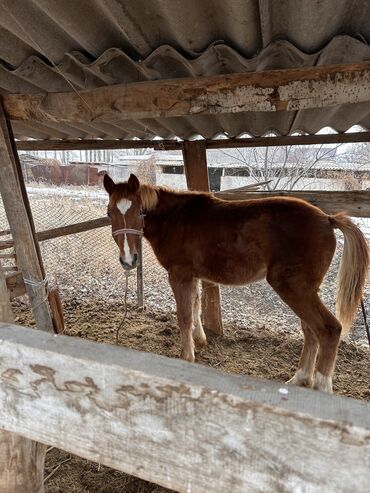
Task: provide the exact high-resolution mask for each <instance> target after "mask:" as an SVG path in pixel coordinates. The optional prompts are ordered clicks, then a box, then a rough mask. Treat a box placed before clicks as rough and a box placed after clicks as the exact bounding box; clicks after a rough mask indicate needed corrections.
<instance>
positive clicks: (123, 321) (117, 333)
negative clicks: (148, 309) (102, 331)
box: [116, 271, 130, 346]
mask: <svg viewBox="0 0 370 493" xmlns="http://www.w3.org/2000/svg"><path fill="white" fill-rule="evenodd" d="M125 276H126V283H125V297H124V301H123V307H124V309H123V318H122V320H121V323H120V324H119V326H118V328H117V330H116V344H117V346H118V344H119V333H120V330H121V329H122V327H123V325H124V323H125V320H126V317H127V294H128V278H129V277H130V273H129V272H128V271H126V272H125Z"/></svg>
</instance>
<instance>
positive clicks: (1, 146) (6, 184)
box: [0, 105, 53, 332]
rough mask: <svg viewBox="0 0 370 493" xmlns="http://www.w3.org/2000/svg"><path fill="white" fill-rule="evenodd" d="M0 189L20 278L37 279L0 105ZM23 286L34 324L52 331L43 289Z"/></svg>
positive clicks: (33, 249)
mask: <svg viewBox="0 0 370 493" xmlns="http://www.w3.org/2000/svg"><path fill="white" fill-rule="evenodd" d="M0 162H1V173H0V192H1V197H2V200H3V204H4V208H5V211H6V215H7V218H8V222H9V225H10V229H11V231H12V236H13V239H14V247H15V253H16V255H17V264H18V267H19V269H20V270H21V271H22V274H23V278H24V279H30V280H32V281H41V280H42V279H43V277H44V276H43V269H42V265H40V261H39V256H38V255H39V254H38V248H37V245H36V244H35V240H34V236H33V235H34V231H33V228H32V224H31V222H30V220H29V217H28V213H27V207H26V204H25V202H24V198H23V195H22V187H21V185H20V182H19V178H18V175H17V171H16V163H15V158H14V155H13V148H12V143H11V138H10V136H9V130H8V122H7V121H6V118H5V115H4V113H3V110H2V107H1V105H0ZM26 287H27V293H28V296H29V299H30V303H31V307H32V309H33V313H34V317H35V320H36V324H37V327H38V328H39V329H41V330H46V331H51V332H52V331H53V322H52V317H51V313H50V309H49V305H48V303H47V300H46V302H44V300H45V299H46V292H45V288H40V289H34V288H32V287H31V286H26Z"/></svg>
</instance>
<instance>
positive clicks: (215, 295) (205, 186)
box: [182, 140, 223, 335]
mask: <svg viewBox="0 0 370 493" xmlns="http://www.w3.org/2000/svg"><path fill="white" fill-rule="evenodd" d="M182 154H183V158H184V165H185V174H186V182H187V185H188V189H189V190H198V191H200V192H209V180H208V169H207V151H206V144H205V142H203V141H201V140H198V141H191V142H190V141H185V142H184V143H183V148H182ZM202 322H203V324H204V327H205V328H206V329H208V330H210V331H211V332H213V333H214V334H217V335H222V334H223V325H222V316H221V295H220V288H219V286H218V285H216V284H212V283H210V282H207V281H203V282H202Z"/></svg>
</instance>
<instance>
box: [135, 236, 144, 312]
mask: <svg viewBox="0 0 370 493" xmlns="http://www.w3.org/2000/svg"><path fill="white" fill-rule="evenodd" d="M137 257H138V262H137V269H136V292H137V306H138V307H139V308H143V306H144V282H143V240H142V238H140V240H139V246H138V250H137Z"/></svg>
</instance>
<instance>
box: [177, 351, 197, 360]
mask: <svg viewBox="0 0 370 493" xmlns="http://www.w3.org/2000/svg"><path fill="white" fill-rule="evenodd" d="M180 359H183V360H184V361H188V362H189V363H194V361H195V356H194V354H189V353H187V354H186V353H184V352H183V351H181V353H180Z"/></svg>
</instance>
